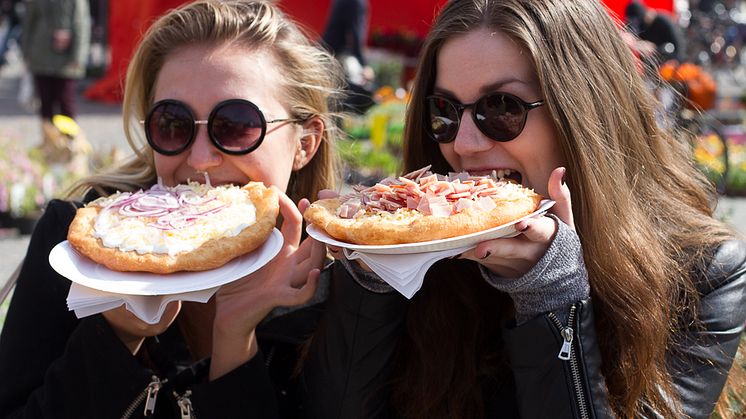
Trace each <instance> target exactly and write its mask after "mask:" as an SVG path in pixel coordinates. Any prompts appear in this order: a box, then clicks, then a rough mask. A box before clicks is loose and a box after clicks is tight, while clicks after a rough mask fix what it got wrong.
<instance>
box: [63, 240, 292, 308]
mask: <svg viewBox="0 0 746 419" xmlns="http://www.w3.org/2000/svg"><path fill="white" fill-rule="evenodd" d="M282 244H283V238H282V234H281V233H280V231H279V230H277V229H276V228H275V229H274V230H273V231H272V234H270V236H269V238H268V239H267V241H266V242H264V244H263V245H262V246H261V247H259V248H258V249H256V250H254V251H253V252H251V253H247V254H245V255H243V256H239V257H237V258H235V259H233V260H232V261H230V262H228V263H226V264H225V265H223V266H221V267H219V268H216V269H212V270H209V271H199V272H175V273H172V274H166V275H160V274H154V273H147V272H119V271H112V270H110V269H108V268H107V267H105V266H103V265H99V264H98V263H96V262H94V261H92V260H90V259H88V258H87V257H85V256H83V255H81V254H80V253H78V252H77V251H76V250H75V249H74V248H73V247H72V246H71V245H70V243H68V242H67V240H65V241H63V242H62V243H59V244H58V245H57V246H55V247H54V248H53V249H52V251H51V252H49V264H50V265H52V268H54V270H55V271H57V272H59V274H60V275H62V276H64V277H66V278H68V279H69V280H71V281H73V282H76V283H78V284H80V285H84V286H86V287H89V288H94V289H97V290H101V291H107V292H113V293H117V294H130V295H169V294H180V293H182V292H189V291H199V290H204V289H208V288H213V287H217V286H219V285H223V284H227V283H228V282H231V281H235V280H236V279H239V278H243V277H244V276H246V275H248V274H250V273H252V272H254V271H256V270H258V269H259V268H261V267H262V266H264V265H266V264H267V262H269V261H270V260H272V258H274V257H275V255H277V253H279V251H280V249H281V248H282Z"/></svg>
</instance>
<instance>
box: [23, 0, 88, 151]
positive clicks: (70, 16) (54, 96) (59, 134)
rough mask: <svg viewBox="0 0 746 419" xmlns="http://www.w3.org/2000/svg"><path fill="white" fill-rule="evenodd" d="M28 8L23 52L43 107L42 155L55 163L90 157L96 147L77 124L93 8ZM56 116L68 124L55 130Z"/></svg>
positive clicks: (52, 1)
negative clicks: (76, 157)
mask: <svg viewBox="0 0 746 419" xmlns="http://www.w3.org/2000/svg"><path fill="white" fill-rule="evenodd" d="M25 4H26V12H25V16H24V19H23V36H22V39H21V49H22V51H23V58H24V61H25V63H26V67H27V69H28V71H29V72H30V73H31V74H32V75H33V78H34V87H35V89H36V95H37V96H38V97H39V101H40V108H39V116H40V117H41V120H42V135H43V143H42V151H43V152H44V154H45V155H46V156H47V157H48V158H49V159H50V160H53V161H67V160H70V159H72V158H74V156H76V155H86V154H90V145H89V144H88V142H87V141H86V140H85V138H84V137H83V135H82V132H81V131H80V128H79V127H78V126H77V124H76V123H75V117H76V116H77V115H76V103H75V102H76V89H77V81H78V80H79V79H81V78H83V77H84V76H85V73H86V63H87V59H88V52H89V48H90V38H91V15H90V13H89V2H88V0H31V1H28V2H26V3H25ZM55 115H62V116H63V118H57V119H56V121H63V122H61V123H57V124H55V123H54V122H53V117H54V116H55ZM65 117H66V118H65Z"/></svg>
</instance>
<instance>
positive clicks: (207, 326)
mask: <svg viewBox="0 0 746 419" xmlns="http://www.w3.org/2000/svg"><path fill="white" fill-rule="evenodd" d="M214 318H215V299H214V298H211V299H210V300H209V301H208V302H207V303H196V302H192V301H184V302H183V303H182V307H181V314H180V315H179V329H180V330H181V334H182V335H183V336H184V341H185V342H186V344H187V346H188V347H189V352H191V354H192V357H193V358H194V359H195V360H199V359H203V358H206V357H208V356H210V354H211V353H212V322H213V319H214Z"/></svg>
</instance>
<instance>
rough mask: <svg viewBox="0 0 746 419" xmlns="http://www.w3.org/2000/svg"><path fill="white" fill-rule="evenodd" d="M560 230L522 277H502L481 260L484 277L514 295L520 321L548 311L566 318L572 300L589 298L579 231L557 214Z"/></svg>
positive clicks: (522, 321)
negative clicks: (540, 256)
mask: <svg viewBox="0 0 746 419" xmlns="http://www.w3.org/2000/svg"><path fill="white" fill-rule="evenodd" d="M548 217H550V218H552V219H554V221H555V222H556V223H557V233H556V234H555V235H554V239H552V243H551V244H550V245H549V248H548V249H547V251H546V252H545V253H544V256H542V258H541V259H539V261H538V262H537V263H536V265H534V267H533V268H531V269H530V270H529V271H528V272H526V274H525V275H523V276H521V277H519V278H503V277H500V276H498V275H495V274H494V273H492V272H491V271H490V270H489V269H487V268H485V267H484V266H482V265H481V264H480V265H479V270H480V272H481V273H482V277H483V278H484V279H485V280H486V281H487V282H488V283H489V284H490V285H492V286H493V287H495V288H497V289H498V290H500V291H503V292H506V293H508V294H509V295H510V297H511V298H512V299H513V304H514V305H515V310H516V322H517V323H518V324H522V323H525V322H526V321H528V320H530V319H532V318H534V317H536V316H538V315H540V314H542V313H548V312H556V313H555V314H557V315H558V316H559V317H560V319H563V318H566V316H567V310H566V308H567V307H569V306H570V305H571V304H572V303H574V302H576V301H579V300H583V299H586V298H588V296H589V295H590V286H589V284H588V271H587V270H586V268H585V262H584V261H583V249H582V247H581V245H580V238H579V237H578V235H577V233H576V232H575V231H574V230H573V229H571V228H570V227H569V226H568V225H567V224H565V223H563V222H562V221H561V220H560V219H559V218H557V217H556V216H555V215H552V214H549V215H548Z"/></svg>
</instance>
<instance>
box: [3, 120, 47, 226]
mask: <svg viewBox="0 0 746 419" xmlns="http://www.w3.org/2000/svg"><path fill="white" fill-rule="evenodd" d="M58 189H59V188H58V181H57V179H56V178H55V176H54V175H53V174H52V173H51V172H50V171H49V170H48V168H47V167H46V165H45V164H44V162H43V161H42V159H41V157H40V155H38V152H36V150H32V149H31V150H30V149H27V148H26V147H25V146H24V145H23V143H22V142H21V141H17V140H14V139H12V138H10V137H9V136H7V135H6V134H3V133H0V214H2V216H1V217H0V223H1V224H2V227H6V228H17V229H18V230H19V231H20V233H21V234H28V233H30V232H31V230H32V229H33V226H34V225H35V223H36V220H37V219H38V218H39V216H40V215H41V212H42V209H43V208H44V205H45V203H46V202H47V200H49V199H50V198H51V197H52V196H53V195H54V194H55V193H56V191H57V190H58Z"/></svg>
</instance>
